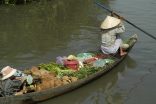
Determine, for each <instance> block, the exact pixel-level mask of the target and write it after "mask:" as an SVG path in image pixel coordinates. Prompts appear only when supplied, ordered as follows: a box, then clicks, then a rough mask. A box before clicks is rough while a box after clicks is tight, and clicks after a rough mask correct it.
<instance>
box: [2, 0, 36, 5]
mask: <svg viewBox="0 0 156 104" xmlns="http://www.w3.org/2000/svg"><path fill="white" fill-rule="evenodd" d="M33 1H37V0H0V4H4V5H18V4H26V3H30V2H33Z"/></svg>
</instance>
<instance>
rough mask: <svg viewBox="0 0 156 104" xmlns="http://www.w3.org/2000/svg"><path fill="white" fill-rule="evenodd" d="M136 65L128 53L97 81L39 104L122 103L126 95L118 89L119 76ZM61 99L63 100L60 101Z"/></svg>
mask: <svg viewBox="0 0 156 104" xmlns="http://www.w3.org/2000/svg"><path fill="white" fill-rule="evenodd" d="M136 67H137V63H136V62H135V61H134V60H133V59H132V58H131V57H130V56H129V55H127V56H126V57H125V59H124V60H123V61H122V62H121V63H120V64H119V65H118V66H117V67H116V68H114V69H113V70H111V71H109V72H108V73H107V74H106V75H104V76H103V77H101V78H99V79H97V80H96V81H93V82H92V83H89V84H87V85H86V86H83V87H81V88H79V89H78V90H75V91H72V92H69V93H67V94H65V95H62V96H59V97H56V98H52V99H50V100H47V101H44V102H40V103H38V104H50V103H51V102H53V103H55V104H60V103H61V102H64V103H65V104H104V103H107V104H122V103H123V102H124V100H125V96H126V95H125V94H124V93H121V92H120V91H118V89H119V86H118V85H117V82H118V78H119V76H120V75H122V76H124V73H125V70H131V69H135V68H136ZM119 74H120V75H119ZM110 75H111V76H110ZM101 82H102V83H101ZM60 99H62V100H61V101H60Z"/></svg>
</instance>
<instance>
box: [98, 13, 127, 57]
mask: <svg viewBox="0 0 156 104" xmlns="http://www.w3.org/2000/svg"><path fill="white" fill-rule="evenodd" d="M101 31H102V41H101V42H102V44H101V51H102V52H103V53H104V54H115V53H116V52H117V51H118V49H119V50H120V51H119V52H120V56H124V55H125V54H127V52H124V51H123V50H122V43H123V41H122V39H121V37H120V34H121V33H123V32H125V27H124V25H123V23H122V19H117V18H114V17H112V16H107V17H106V19H105V20H104V21H103V23H102V24H101Z"/></svg>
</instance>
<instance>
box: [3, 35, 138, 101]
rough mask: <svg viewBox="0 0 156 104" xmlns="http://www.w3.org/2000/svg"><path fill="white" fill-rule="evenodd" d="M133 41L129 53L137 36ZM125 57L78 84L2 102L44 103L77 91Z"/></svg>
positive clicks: (77, 82)
mask: <svg viewBox="0 0 156 104" xmlns="http://www.w3.org/2000/svg"><path fill="white" fill-rule="evenodd" d="M132 39H133V41H132V42H131V43H130V44H129V45H130V47H129V48H128V49H127V50H126V51H127V52H129V51H130V50H131V48H132V47H133V45H134V44H135V43H136V41H137V35H133V36H132ZM125 56H126V55H125ZM125 56H123V57H121V58H120V59H117V58H115V57H113V56H110V57H112V58H114V60H115V62H114V63H113V64H112V65H108V66H106V67H105V69H104V70H101V71H99V72H97V73H95V74H93V75H90V76H88V77H87V78H83V79H80V80H78V81H76V82H73V83H70V84H67V85H63V86H59V87H55V88H51V89H47V90H43V91H38V92H32V93H27V94H24V95H19V96H9V97H0V102H1V104H33V103H36V102H40V101H44V100H47V99H50V98H53V97H56V96H59V95H62V94H64V93H67V92H70V91H72V90H75V89H77V88H79V87H82V86H84V85H85V84H87V83H89V82H91V81H93V80H95V79H97V78H99V77H101V76H102V75H104V74H106V73H107V72H108V71H110V70H111V69H113V68H114V67H116V66H117V65H118V64H119V63H120V62H121V61H122V60H123V59H124V58H125Z"/></svg>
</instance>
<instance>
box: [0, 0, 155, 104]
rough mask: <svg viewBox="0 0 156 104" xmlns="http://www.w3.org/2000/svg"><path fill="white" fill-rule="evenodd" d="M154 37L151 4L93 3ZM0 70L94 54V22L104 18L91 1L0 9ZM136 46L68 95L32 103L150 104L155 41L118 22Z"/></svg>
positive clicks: (151, 0) (146, 0)
mask: <svg viewBox="0 0 156 104" xmlns="http://www.w3.org/2000/svg"><path fill="white" fill-rule="evenodd" d="M98 2H100V3H101V4H103V5H105V6H106V7H108V8H110V9H111V10H115V12H116V13H118V14H120V15H122V16H123V17H124V18H125V19H127V20H129V21H130V22H132V23H133V24H135V25H137V26H138V27H140V28H141V29H143V30H145V31H146V32H149V33H150V34H151V35H153V36H155V37H156V34H155V33H156V21H155V18H156V11H155V10H156V1H155V0H129V1H128V0H126V1H125V0H109V1H108V0H105V1H104V0H98ZM0 13H1V16H0V24H1V25H0V49H1V51H0V63H1V64H0V68H1V69H2V68H3V67H5V66H6V65H10V66H11V67H13V68H17V69H19V70H22V69H27V68H31V66H34V65H36V66H38V65H39V64H40V63H49V62H51V61H55V60H56V57H57V56H68V55H70V54H78V53H81V52H86V51H93V50H99V48H100V38H101V36H100V28H99V27H100V24H101V22H102V21H103V20H104V18H105V17H106V16H107V15H108V14H109V13H108V12H107V11H105V10H104V9H103V8H101V7H99V6H97V5H96V4H94V2H93V0H78V1H76V0H68V1H67V0H66V1H63V0H59V1H46V0H43V1H40V2H34V3H32V4H29V5H19V6H2V5H1V6H0ZM123 23H124V24H125V27H126V32H125V33H124V34H123V38H124V39H127V38H129V37H131V36H132V35H133V34H135V33H136V34H138V42H137V43H136V44H135V46H134V47H133V48H132V50H131V51H130V53H129V54H128V56H127V57H126V58H125V59H124V60H123V62H122V63H120V65H118V66H117V67H116V68H114V69H113V70H112V71H110V72H109V73H107V74H106V75H104V76H103V77H101V78H99V79H97V80H95V81H93V82H92V83H90V84H88V85H86V86H83V87H81V88H79V89H77V90H74V91H72V92H70V93H67V94H64V95H62V96H59V97H55V98H52V99H50V100H47V101H44V102H41V103H38V104H52V103H53V104H62V103H64V104H155V102H156V99H155V96H156V90H155V88H156V81H155V79H156V67H155V66H156V60H155V59H156V56H155V52H156V45H155V44H156V40H154V39H152V38H151V37H149V36H148V35H146V34H145V33H143V32H141V31H140V30H138V29H136V28H135V27H133V26H131V25H130V24H128V23H126V22H123Z"/></svg>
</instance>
